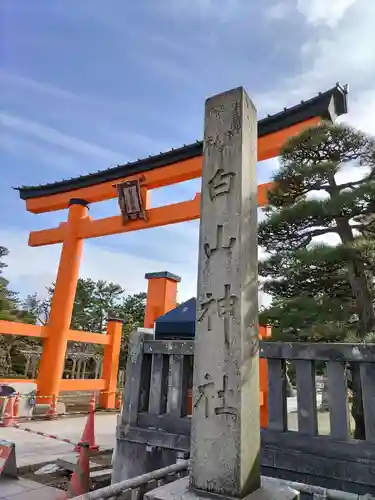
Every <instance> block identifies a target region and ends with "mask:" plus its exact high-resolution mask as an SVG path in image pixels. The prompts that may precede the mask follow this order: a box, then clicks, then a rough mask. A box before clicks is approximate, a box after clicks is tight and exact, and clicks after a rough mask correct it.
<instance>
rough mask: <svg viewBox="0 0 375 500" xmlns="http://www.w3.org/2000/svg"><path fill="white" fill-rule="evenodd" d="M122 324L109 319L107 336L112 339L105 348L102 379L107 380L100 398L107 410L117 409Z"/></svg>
mask: <svg viewBox="0 0 375 500" xmlns="http://www.w3.org/2000/svg"><path fill="white" fill-rule="evenodd" d="M122 324H123V320H122V319H118V318H108V324H107V335H108V336H109V337H110V342H109V344H107V345H105V346H104V359H103V375H102V378H104V380H105V388H104V392H103V393H101V394H100V397H99V404H100V406H101V407H102V408H106V409H108V408H115V406H116V389H117V376H118V367H119V358H120V347H121V332H122Z"/></svg>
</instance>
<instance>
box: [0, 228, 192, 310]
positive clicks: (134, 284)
mask: <svg viewBox="0 0 375 500" xmlns="http://www.w3.org/2000/svg"><path fill="white" fill-rule="evenodd" d="M125 237H126V236H125ZM27 240H28V233H27V232H26V231H22V230H20V229H17V228H15V227H10V228H4V229H0V242H1V244H2V245H4V246H6V247H7V248H8V249H9V256H8V257H7V259H6V262H7V264H8V267H7V268H6V270H5V275H6V277H7V279H9V280H10V283H11V285H12V286H13V287H14V289H15V290H17V291H21V293H22V295H24V294H26V293H32V292H37V293H39V294H44V293H45V287H46V286H48V285H50V284H51V283H52V282H53V281H54V280H55V279H56V273H57V268H58V263H59V257H60V252H61V245H51V246H45V247H38V248H32V247H29V246H28V244H27ZM196 269H197V264H196V255H194V254H192V253H189V255H187V257H186V260H185V261H184V262H182V263H177V264H173V265H171V263H170V262H167V261H162V260H160V259H158V260H156V259H152V252H150V258H144V257H139V256H137V255H132V254H129V253H127V252H126V251H124V250H123V249H118V250H114V249H113V248H106V247H102V246H100V245H98V244H95V243H94V242H93V241H91V240H86V241H85V242H84V250H83V256H82V263H81V269H80V276H81V277H82V278H87V277H90V278H92V279H94V280H99V279H104V280H107V281H112V282H115V283H119V284H120V285H121V286H122V287H123V288H125V289H126V292H127V293H129V294H131V293H138V292H141V291H146V289H147V281H146V280H145V279H144V275H145V273H147V272H157V271H169V272H172V273H173V274H177V275H178V276H181V278H182V282H181V284H180V285H179V299H180V300H187V299H189V298H190V297H192V296H195V295H196Z"/></svg>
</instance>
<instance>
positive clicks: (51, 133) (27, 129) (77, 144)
mask: <svg viewBox="0 0 375 500" xmlns="http://www.w3.org/2000/svg"><path fill="white" fill-rule="evenodd" d="M0 125H1V126H3V127H4V128H7V129H12V130H15V131H16V132H18V133H21V134H27V135H30V136H32V137H36V138H37V139H40V140H42V141H44V142H47V143H49V144H53V145H55V146H60V147H63V148H65V149H68V150H70V151H73V152H76V153H80V154H85V155H90V156H98V157H102V158H105V159H106V160H107V161H111V162H113V163H117V162H119V163H121V162H122V161H123V160H124V156H125V155H124V154H123V153H119V152H116V151H112V150H110V149H107V148H103V147H101V146H98V145H96V144H92V143H90V142H86V141H83V140H82V139H79V138H78V137H72V136H70V135H67V134H64V133H62V132H59V131H58V130H56V129H54V128H52V127H48V126H46V125H43V124H41V123H39V122H36V121H33V120H29V119H27V118H24V117H19V116H16V115H11V114H9V113H4V112H0Z"/></svg>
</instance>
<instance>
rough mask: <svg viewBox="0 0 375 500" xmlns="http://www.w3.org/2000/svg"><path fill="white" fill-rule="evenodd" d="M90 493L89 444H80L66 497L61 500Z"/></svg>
mask: <svg viewBox="0 0 375 500" xmlns="http://www.w3.org/2000/svg"><path fill="white" fill-rule="evenodd" d="M89 491H90V458H89V443H82V444H81V449H80V452H79V460H78V463H77V465H76V467H75V470H74V472H73V474H72V478H71V480H70V483H69V486H68V491H67V492H66V495H64V496H62V497H61V500H67V499H68V498H74V497H76V496H79V495H84V494H85V493H88V492H89Z"/></svg>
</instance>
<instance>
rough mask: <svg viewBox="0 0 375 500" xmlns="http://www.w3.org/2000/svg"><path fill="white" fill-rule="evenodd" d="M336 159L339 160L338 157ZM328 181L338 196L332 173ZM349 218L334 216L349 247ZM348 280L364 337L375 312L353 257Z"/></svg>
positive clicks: (351, 239) (359, 265)
mask: <svg viewBox="0 0 375 500" xmlns="http://www.w3.org/2000/svg"><path fill="white" fill-rule="evenodd" d="M336 160H337V161H339V159H336ZM328 182H329V185H330V194H331V196H332V195H333V196H335V195H336V196H338V195H339V194H340V187H339V186H337V184H336V180H335V176H334V174H333V173H330V174H328ZM349 220H350V219H349V218H348V217H347V216H346V215H345V214H344V213H341V214H340V215H339V216H338V217H335V222H336V225H337V234H338V235H339V237H340V239H341V242H342V244H343V245H345V246H347V247H350V246H351V245H352V244H353V242H354V235H353V230H352V228H351V226H350V224H349ZM348 280H349V283H350V286H351V289H352V292H353V295H354V297H355V302H356V306H357V311H358V316H359V325H358V333H359V336H360V338H364V337H365V335H366V334H367V333H370V332H371V331H373V330H374V328H375V313H374V306H373V302H372V297H371V293H370V288H369V285H368V280H367V276H366V273H365V268H364V265H363V262H361V261H359V260H358V259H355V258H354V259H353V260H352V261H351V262H349V263H348Z"/></svg>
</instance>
